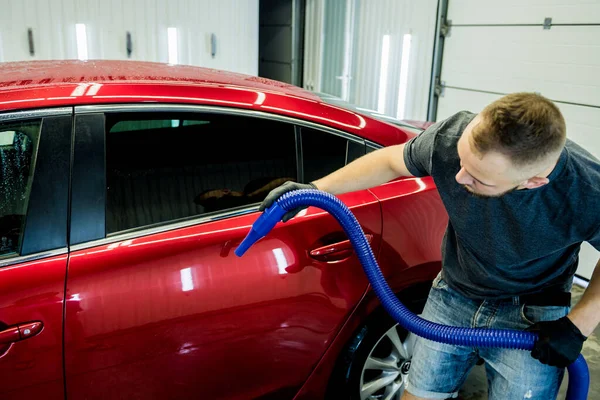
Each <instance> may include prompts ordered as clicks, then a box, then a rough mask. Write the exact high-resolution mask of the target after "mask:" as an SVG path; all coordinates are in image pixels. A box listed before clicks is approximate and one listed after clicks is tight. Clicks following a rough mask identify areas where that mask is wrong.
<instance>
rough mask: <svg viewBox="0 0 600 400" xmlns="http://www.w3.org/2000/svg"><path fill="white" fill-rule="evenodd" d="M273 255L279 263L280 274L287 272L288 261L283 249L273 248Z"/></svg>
mask: <svg viewBox="0 0 600 400" xmlns="http://www.w3.org/2000/svg"><path fill="white" fill-rule="evenodd" d="M272 251H273V255H274V256H275V262H276V263H277V270H278V272H279V274H280V275H283V274H287V271H286V270H285V269H286V268H287V267H288V262H287V260H286V259H285V254H283V249H279V248H277V249H273V250H272Z"/></svg>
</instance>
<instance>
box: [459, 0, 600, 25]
mask: <svg viewBox="0 0 600 400" xmlns="http://www.w3.org/2000/svg"><path fill="white" fill-rule="evenodd" d="M546 17H550V18H552V22H553V23H555V24H557V23H566V24H574V23H579V24H585V23H598V20H599V19H600V0H574V1H568V0H527V1H520V0H505V1H502V2H500V1H497V0H449V3H448V19H449V20H451V21H452V24H541V23H543V22H544V18H546Z"/></svg>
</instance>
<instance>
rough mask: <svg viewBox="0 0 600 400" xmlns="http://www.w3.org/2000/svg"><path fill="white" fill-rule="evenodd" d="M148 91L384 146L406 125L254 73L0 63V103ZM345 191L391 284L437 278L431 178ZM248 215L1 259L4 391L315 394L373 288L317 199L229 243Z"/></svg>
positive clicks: (438, 230)
mask: <svg viewBox="0 0 600 400" xmlns="http://www.w3.org/2000/svg"><path fill="white" fill-rule="evenodd" d="M149 102H150V103H160V104H165V103H170V104H184V105H205V106H215V107H226V108H228V109H245V110H253V111H261V112H264V113H270V114H279V115H283V116H288V117H292V118H295V119H303V120H306V121H312V122H314V123H317V124H319V125H323V126H329V127H333V128H336V129H340V130H343V131H345V132H349V133H352V134H356V135H359V136H361V137H363V138H365V139H368V140H371V141H373V142H376V143H379V144H382V145H393V144H398V143H403V142H405V141H406V140H408V139H409V138H411V137H413V136H414V133H411V132H410V131H405V130H402V129H401V128H399V127H397V126H394V125H391V124H388V123H385V122H382V121H380V120H377V119H373V118H371V117H369V116H367V115H363V114H360V113H357V112H355V111H353V110H350V109H345V108H340V107H338V106H335V105H331V104H327V103H324V102H322V101H321V100H320V98H319V97H317V96H315V95H314V94H313V93H311V92H308V91H305V90H303V89H301V88H298V87H295V86H292V85H288V84H285V83H281V82H275V81H271V80H267V79H264V78H258V77H251V76H246V75H241V74H234V73H229V72H222V71H216V70H210V69H203V68H197V67H188V66H169V65H165V64H157V63H143V62H133V61H87V62H83V61H48V62H46V61H36V62H28V63H4V64H0V112H6V111H15V110H30V109H37V108H47V107H58V106H61V107H63V106H85V105H94V104H116V103H126V104H140V103H149ZM340 198H341V199H342V201H344V203H345V204H346V205H348V206H349V207H350V208H351V210H352V211H353V212H354V214H355V215H356V217H357V219H358V220H359V222H360V223H361V225H362V227H363V230H364V231H365V233H367V234H368V235H370V236H371V246H372V247H373V250H374V252H375V254H376V255H377V257H378V261H379V265H380V267H381V269H382V271H383V272H384V274H385V276H386V278H387V279H388V282H389V284H390V286H391V287H392V288H393V289H394V291H396V292H401V291H402V290H404V289H406V288H409V287H411V286H412V285H414V284H416V283H419V282H429V281H431V280H432V279H433V278H434V277H435V275H436V274H437V272H438V271H439V267H440V243H441V239H442V236H443V232H444V229H445V227H446V224H447V216H446V214H445V210H444V208H443V206H442V204H441V201H440V199H439V196H438V194H437V192H436V190H435V186H434V184H433V181H432V180H431V179H429V178H424V179H420V178H410V179H399V180H395V181H392V182H389V183H387V184H384V185H381V186H378V187H375V188H372V189H370V190H364V191H357V192H353V193H347V194H345V195H342V196H340ZM257 216H258V214H257V213H252V214H242V215H237V216H233V217H228V218H223V219H217V220H206V219H199V220H197V223H195V224H187V226H186V227H179V226H171V227H170V230H168V231H164V232H160V233H156V232H155V233H152V232H150V231H146V232H145V233H143V234H142V233H138V234H135V233H133V234H131V235H121V236H119V235H116V236H113V237H109V238H107V239H106V240H105V241H103V242H102V244H98V243H96V244H93V245H89V246H87V247H86V248H82V247H79V250H74V251H72V252H71V253H70V256H69V258H68V260H67V256H66V255H65V256H58V257H54V258H46V259H41V260H37V261H34V262H30V263H23V264H15V265H12V266H8V267H2V268H0V293H1V294H0V323H1V324H3V325H0V332H1V331H3V329H5V328H7V329H8V328H10V327H11V326H18V328H17V330H16V331H15V330H9V331H7V332H6V334H5V336H6V337H15V338H16V337H17V335H18V337H19V338H21V335H22V332H24V330H23V329H21V327H23V328H25V327H28V328H29V329H30V334H29V336H30V337H28V338H27V339H24V340H19V341H16V342H15V343H11V344H5V345H2V344H0V376H1V377H3V378H0V382H1V385H0V397H1V398H2V399H4V398H17V396H18V397H19V398H22V397H23V396H27V397H32V396H37V397H43V398H48V399H64V398H65V396H66V395H68V398H69V399H79V398H86V399H96V398H97V399H105V398H132V397H133V398H189V397H193V398H219V399H241V398H244V399H245V398H256V399H260V398H264V399H267V398H269V399H271V398H278V399H279V398H282V399H284V398H285V399H291V398H297V399H320V398H323V396H324V393H325V389H326V387H327V384H328V381H329V378H330V376H331V373H332V371H333V368H334V365H335V362H336V360H337V359H338V358H339V357H340V354H341V351H342V350H343V349H344V347H345V346H346V345H347V344H348V341H349V340H350V339H351V338H352V337H353V335H354V334H355V333H356V330H357V329H359V328H360V327H361V326H362V325H363V324H364V323H365V320H366V319H367V318H368V317H369V315H371V313H372V312H373V311H374V310H375V309H376V308H378V307H379V302H378V300H377V298H376V297H374V295H373V293H372V292H371V291H369V290H368V282H367V280H366V278H365V275H364V273H363V271H362V266H361V265H360V264H359V262H358V259H357V257H356V255H354V254H353V251H352V250H351V249H349V248H348V243H347V241H346V239H347V238H346V236H345V234H344V233H343V232H342V231H341V228H340V226H339V224H338V223H337V222H336V221H335V220H334V219H333V217H331V216H330V215H329V214H327V213H325V212H324V211H322V210H319V209H316V208H313V207H311V208H309V209H308V210H306V211H305V212H302V213H301V214H299V216H297V217H296V218H294V219H292V220H291V221H289V222H287V223H280V224H278V226H277V227H276V228H275V229H274V230H273V231H272V232H271V234H270V235H269V236H268V237H266V238H264V239H263V240H261V241H259V242H258V243H257V244H256V245H254V246H253V247H252V248H251V249H250V250H249V251H248V253H246V255H244V257H243V258H238V257H236V256H235V255H234V253H233V250H234V249H235V248H236V246H237V245H238V244H239V243H240V242H241V240H242V239H243V238H244V237H245V235H246V233H247V232H248V229H249V228H250V225H251V224H252V223H253V222H254V221H255V219H256V217H257ZM84 247H85V246H84ZM67 264H68V281H66V282H65V279H66V277H65V272H66V269H67ZM65 285H66V301H64V299H65V297H64V296H63V294H64V290H65ZM63 306H64V316H65V319H64V321H63ZM38 321H39V322H41V323H42V324H43V326H41V325H30V326H26V325H25V324H30V323H35V322H38ZM63 323H64V332H63V330H62V327H63ZM40 328H41V330H40ZM36 331H39V332H37V334H36ZM63 335H64V344H65V346H64V371H65V372H64V373H65V376H64V378H65V383H66V393H65V390H64V388H65V387H64V385H63V358H62V357H63V347H62V341H63ZM0 336H1V335H0ZM0 343H2V342H1V337H0ZM15 366H17V368H15Z"/></svg>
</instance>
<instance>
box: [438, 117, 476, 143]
mask: <svg viewBox="0 0 600 400" xmlns="http://www.w3.org/2000/svg"><path fill="white" fill-rule="evenodd" d="M476 116H477V114H475V113H473V112H471V111H466V110H463V111H459V112H457V113H455V114H452V115H451V116H449V117H448V118H446V119H443V120H441V121H440V122H438V123H436V124H434V125H432V126H431V128H432V131H434V132H435V134H436V135H437V136H438V137H443V138H447V139H448V140H450V141H452V140H454V141H456V140H458V139H459V138H460V136H461V135H462V134H463V132H464V130H465V128H466V127H467V125H469V123H470V122H471V121H472V120H473V118H475V117H476Z"/></svg>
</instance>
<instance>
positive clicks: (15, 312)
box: [0, 254, 67, 400]
mask: <svg viewBox="0 0 600 400" xmlns="http://www.w3.org/2000/svg"><path fill="white" fill-rule="evenodd" d="M66 270H67V255H66V254H65V255H62V256H57V257H51V258H46V259H41V260H37V261H32V262H29V263H23V264H19V265H16V266H10V267H4V268H0V293H1V294H0V318H1V320H0V324H1V327H0V330H3V329H5V328H7V327H13V326H19V325H20V326H25V325H26V324H28V323H31V322H36V321H39V322H42V323H43V328H42V329H41V330H40V331H39V332H38V334H37V335H30V337H27V338H23V337H22V335H23V334H24V330H23V329H19V331H20V332H19V335H18V339H19V340H18V341H15V342H14V343H12V344H10V345H0V377H1V378H0V382H1V383H0V394H1V396H0V397H1V398H2V399H23V398H24V397H27V398H40V397H42V398H44V399H52V400H54V399H63V398H64V386H63V366H62V319H63V318H62V315H63V294H64V288H65V273H66ZM30 328H31V327H30ZM15 339H17V337H15Z"/></svg>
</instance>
